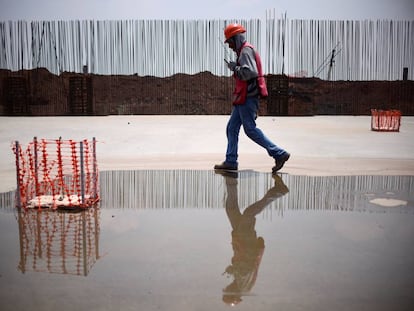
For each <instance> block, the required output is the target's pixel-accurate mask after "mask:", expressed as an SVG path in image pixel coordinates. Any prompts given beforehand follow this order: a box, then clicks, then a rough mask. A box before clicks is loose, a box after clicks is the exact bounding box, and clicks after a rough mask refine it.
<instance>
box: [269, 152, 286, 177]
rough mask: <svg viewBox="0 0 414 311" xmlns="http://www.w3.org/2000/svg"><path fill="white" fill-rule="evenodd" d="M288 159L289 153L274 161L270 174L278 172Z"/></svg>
mask: <svg viewBox="0 0 414 311" xmlns="http://www.w3.org/2000/svg"><path fill="white" fill-rule="evenodd" d="M289 157H290V153H289V152H285V153H284V154H282V155H281V156H280V157H279V158H277V159H275V164H276V165H275V166H273V167H272V173H273V174H276V172H277V171H279V170H280V169H281V168H282V167H283V165H284V164H285V162H286V161H287V160H289Z"/></svg>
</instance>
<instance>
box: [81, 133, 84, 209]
mask: <svg viewBox="0 0 414 311" xmlns="http://www.w3.org/2000/svg"><path fill="white" fill-rule="evenodd" d="M83 166H84V165H83V142H82V141H81V142H80V174H81V176H80V178H81V198H82V201H81V202H82V205H84V204H85V171H84V167H83Z"/></svg>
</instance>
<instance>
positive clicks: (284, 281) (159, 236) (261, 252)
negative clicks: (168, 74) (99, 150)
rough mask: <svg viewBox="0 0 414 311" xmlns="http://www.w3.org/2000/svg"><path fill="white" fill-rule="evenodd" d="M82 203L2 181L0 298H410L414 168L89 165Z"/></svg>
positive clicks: (171, 301)
mask: <svg viewBox="0 0 414 311" xmlns="http://www.w3.org/2000/svg"><path fill="white" fill-rule="evenodd" d="M100 193H101V201H100V203H99V205H98V206H96V207H94V208H91V209H89V210H87V211H85V212H80V213H64V212H52V211H48V210H43V211H41V212H38V211H33V210H32V211H22V212H20V213H19V212H18V211H17V210H16V209H15V208H14V192H13V191H10V192H6V193H1V194H0V203H1V208H0V245H1V250H2V255H1V256H0V288H1V291H0V309H1V310H52V309H53V310H55V309H59V310H76V309H78V310H150V311H151V310H228V307H229V306H231V305H237V309H239V310H391V309H392V310H411V307H412V306H413V305H414V295H413V288H414V270H413V269H412V267H413V266H414V251H413V250H412V245H413V242H414V176H410V175H408V176H371V175H363V176H300V175H299V176H296V175H289V174H280V175H278V176H272V175H271V174H269V173H263V172H257V171H252V170H243V171H240V172H239V173H237V174H217V173H215V172H214V171H207V170H123V171H102V172H101V173H100Z"/></svg>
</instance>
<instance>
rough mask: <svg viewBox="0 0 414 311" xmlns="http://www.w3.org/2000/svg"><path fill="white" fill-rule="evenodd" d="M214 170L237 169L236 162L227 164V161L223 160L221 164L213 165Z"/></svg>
mask: <svg viewBox="0 0 414 311" xmlns="http://www.w3.org/2000/svg"><path fill="white" fill-rule="evenodd" d="M214 169H215V170H225V171H237V164H236V165H234V164H228V163H227V162H223V163H221V164H216V165H214Z"/></svg>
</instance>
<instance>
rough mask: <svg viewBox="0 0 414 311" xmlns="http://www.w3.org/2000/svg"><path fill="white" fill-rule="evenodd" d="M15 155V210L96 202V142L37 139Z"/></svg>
mask: <svg viewBox="0 0 414 311" xmlns="http://www.w3.org/2000/svg"><path fill="white" fill-rule="evenodd" d="M13 151H14V154H15V155H16V173H17V192H16V194H17V196H16V205H17V207H24V208H34V207H38V208H40V207H51V208H53V209H56V208H58V207H65V208H74V207H88V206H91V205H93V204H95V203H96V202H97V201H99V193H98V169H97V161H96V141H95V139H93V141H87V140H83V141H80V142H75V141H73V140H62V139H60V138H59V139H56V140H46V139H42V140H37V138H36V137H35V138H34V139H33V142H31V143H29V145H28V146H27V147H26V149H24V148H23V147H22V146H21V145H20V144H19V142H17V141H16V142H15V144H14V145H13Z"/></svg>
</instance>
